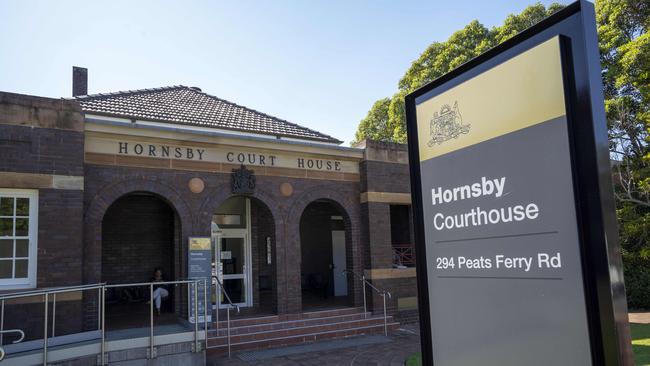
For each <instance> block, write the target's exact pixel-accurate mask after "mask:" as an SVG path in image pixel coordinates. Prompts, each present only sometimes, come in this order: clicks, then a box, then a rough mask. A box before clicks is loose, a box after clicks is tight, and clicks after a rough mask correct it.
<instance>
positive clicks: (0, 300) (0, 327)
mask: <svg viewBox="0 0 650 366" xmlns="http://www.w3.org/2000/svg"><path fill="white" fill-rule="evenodd" d="M104 286H105V284H103V283H97V284H88V285H77V286H66V287H53V288H46V289H40V290H30V291H22V292H13V293H8V294H3V295H0V355H1V356H2V358H4V356H5V351H4V348H2V347H1V346H2V344H3V340H4V337H3V336H4V334H5V333H9V332H19V333H20V334H21V337H20V339H18V340H16V341H14V342H13V343H19V342H21V341H22V340H23V339H24V338H25V334H24V332H23V331H22V330H20V329H11V330H7V331H5V329H4V319H5V302H6V301H7V300H12V299H19V298H24V297H34V296H43V308H44V315H43V319H44V320H43V365H47V343H48V341H49V338H50V336H49V334H48V333H49V332H48V323H49V320H48V308H49V303H50V295H53V296H52V336H54V331H55V329H56V318H55V316H56V294H60V293H67V292H77V291H85V290H94V289H102V288H103V287H104Z"/></svg>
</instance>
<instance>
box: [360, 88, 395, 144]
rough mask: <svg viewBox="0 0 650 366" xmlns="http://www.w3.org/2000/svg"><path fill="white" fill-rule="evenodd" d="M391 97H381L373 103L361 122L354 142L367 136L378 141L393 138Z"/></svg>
mask: <svg viewBox="0 0 650 366" xmlns="http://www.w3.org/2000/svg"><path fill="white" fill-rule="evenodd" d="M389 105H390V99H388V98H384V99H380V100H378V101H376V102H375V104H373V105H372V108H370V111H369V112H368V115H367V116H366V118H364V119H362V120H361V122H359V127H358V128H357V133H356V135H355V141H353V144H354V143H357V142H360V141H361V140H363V139H365V138H367V139H371V140H377V141H389V140H390V139H391V138H392V135H391V129H390V128H389V127H388V106H389Z"/></svg>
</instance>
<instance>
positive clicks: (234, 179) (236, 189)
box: [230, 164, 255, 194]
mask: <svg viewBox="0 0 650 366" xmlns="http://www.w3.org/2000/svg"><path fill="white" fill-rule="evenodd" d="M230 183H231V186H232V193H237V194H253V192H254V191H255V175H253V171H252V170H248V169H246V167H245V166H244V164H242V165H241V167H240V168H239V169H233V170H232V175H231V176H230Z"/></svg>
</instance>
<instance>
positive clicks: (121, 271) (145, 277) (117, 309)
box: [101, 192, 180, 329]
mask: <svg viewBox="0 0 650 366" xmlns="http://www.w3.org/2000/svg"><path fill="white" fill-rule="evenodd" d="M179 229H180V220H179V219H178V217H177V215H176V212H175V210H174V209H173V208H172V207H171V206H170V205H169V204H168V203H167V202H166V201H165V200H163V199H162V198H161V197H159V196H157V195H155V194H152V193H148V192H133V193H130V194H127V195H125V196H122V197H120V198H118V199H117V200H116V201H115V202H113V204H111V206H110V207H109V208H108V209H107V210H106V213H105V215H104V218H103V220H102V257H101V261H102V282H105V283H107V284H109V285H112V284H133V283H142V282H149V281H150V279H151V277H152V275H153V272H154V270H155V269H157V268H160V269H161V270H162V271H163V278H164V279H165V280H174V270H175V268H174V248H175V247H176V244H177V243H178V240H179V238H178V235H177V233H179V232H180V230H179ZM175 295H178V294H174V291H173V289H172V288H170V290H169V295H168V296H167V297H166V298H165V299H164V300H163V301H162V304H161V305H162V306H161V310H162V314H161V317H160V319H159V322H162V323H166V322H167V320H169V322H170V323H175V322H176V319H177V314H176V310H178V309H176V308H175V306H174V296H175ZM147 301H149V291H148V290H147V288H145V287H141V286H127V287H113V288H109V289H107V291H106V317H107V324H110V326H111V328H113V329H118V328H131V327H141V326H147V324H148V323H147V322H146V321H145V320H146V319H148V318H149V311H150V309H149V305H147Z"/></svg>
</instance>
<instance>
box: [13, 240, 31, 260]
mask: <svg viewBox="0 0 650 366" xmlns="http://www.w3.org/2000/svg"><path fill="white" fill-rule="evenodd" d="M27 256H29V240H28V239H16V257H27Z"/></svg>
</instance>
